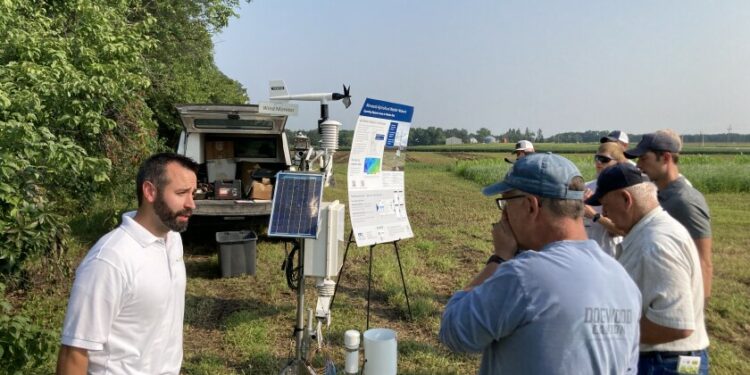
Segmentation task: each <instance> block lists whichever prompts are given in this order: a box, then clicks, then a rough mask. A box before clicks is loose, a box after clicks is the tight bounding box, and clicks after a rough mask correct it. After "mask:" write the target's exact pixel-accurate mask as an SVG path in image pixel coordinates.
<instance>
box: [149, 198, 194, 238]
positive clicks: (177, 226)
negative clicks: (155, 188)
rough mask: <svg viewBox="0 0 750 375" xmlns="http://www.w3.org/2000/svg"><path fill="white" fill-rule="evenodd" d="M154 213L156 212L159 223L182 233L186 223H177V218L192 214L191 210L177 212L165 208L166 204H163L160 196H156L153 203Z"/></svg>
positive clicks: (186, 225) (185, 228)
mask: <svg viewBox="0 0 750 375" xmlns="http://www.w3.org/2000/svg"><path fill="white" fill-rule="evenodd" d="M154 211H156V215H157V216H159V219H160V220H161V222H162V223H164V225H165V226H166V227H167V228H169V229H171V230H173V231H175V232H184V231H186V230H187V227H188V222H187V221H186V222H184V223H181V222H178V221H177V217H178V216H181V215H190V214H192V213H193V210H191V209H189V208H188V209H185V210H181V211H177V212H175V211H172V210H171V209H170V208H169V207H168V206H167V203H166V202H164V199H163V197H162V196H161V194H157V195H156V201H154Z"/></svg>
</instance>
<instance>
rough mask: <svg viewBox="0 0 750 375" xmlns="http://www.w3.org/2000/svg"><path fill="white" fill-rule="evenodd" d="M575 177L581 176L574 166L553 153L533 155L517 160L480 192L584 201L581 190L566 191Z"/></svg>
mask: <svg viewBox="0 0 750 375" xmlns="http://www.w3.org/2000/svg"><path fill="white" fill-rule="evenodd" d="M574 177H581V172H579V171H578V168H576V166H575V164H573V162H571V161H570V160H568V159H566V158H564V157H562V156H560V155H555V154H552V153H534V154H530V155H528V156H526V157H524V158H521V159H518V160H516V162H515V163H514V164H513V166H512V167H510V170H508V173H507V174H506V175H505V178H504V179H503V180H502V181H500V182H498V183H495V184H492V185H490V186H487V187H485V188H484V189H482V193H483V194H484V195H495V194H503V193H506V192H508V191H510V190H513V189H516V190H521V191H523V192H526V193H529V194H533V195H537V196H540V197H545V198H557V199H579V200H582V199H583V191H576V190H568V185H569V184H570V183H571V181H572V180H573V178H574Z"/></svg>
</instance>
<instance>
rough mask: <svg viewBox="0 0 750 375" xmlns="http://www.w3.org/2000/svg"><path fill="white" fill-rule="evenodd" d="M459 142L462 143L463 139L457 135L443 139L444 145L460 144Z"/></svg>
mask: <svg viewBox="0 0 750 375" xmlns="http://www.w3.org/2000/svg"><path fill="white" fill-rule="evenodd" d="M461 143H464V141H463V140H462V139H461V138H458V137H448V138H446V139H445V144H446V145H460V144H461Z"/></svg>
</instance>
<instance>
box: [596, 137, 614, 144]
mask: <svg viewBox="0 0 750 375" xmlns="http://www.w3.org/2000/svg"><path fill="white" fill-rule="evenodd" d="M607 142H617V139H615V138H612V137H602V138H601V139H599V143H607Z"/></svg>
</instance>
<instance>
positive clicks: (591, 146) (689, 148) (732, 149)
mask: <svg viewBox="0 0 750 375" xmlns="http://www.w3.org/2000/svg"><path fill="white" fill-rule="evenodd" d="M513 145H514V143H488V144H469V143H466V144H460V145H432V146H410V147H409V150H411V151H423V152H499V153H502V152H505V153H509V152H510V151H511V150H512V149H513ZM631 146H635V144H632V145H631ZM597 147H599V144H598V143H537V144H535V148H536V150H537V151H538V152H555V153H568V154H571V153H587V154H588V153H593V152H595V151H596V148H597ZM748 152H750V143H704V144H700V143H686V144H685V145H684V147H683V149H682V152H681V153H682V154H705V155H713V154H726V155H735V154H747V153H748Z"/></svg>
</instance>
